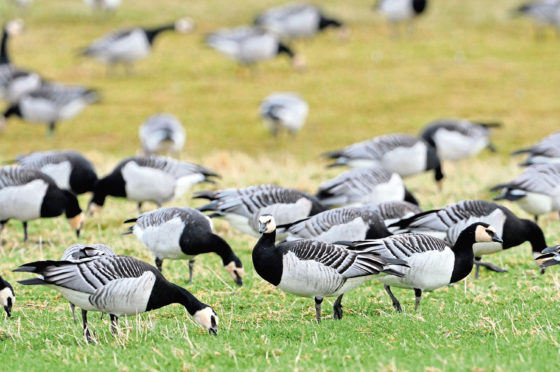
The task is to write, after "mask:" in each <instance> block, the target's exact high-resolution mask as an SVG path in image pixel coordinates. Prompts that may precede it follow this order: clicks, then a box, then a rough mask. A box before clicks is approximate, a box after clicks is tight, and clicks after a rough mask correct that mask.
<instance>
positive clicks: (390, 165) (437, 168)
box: [323, 134, 443, 188]
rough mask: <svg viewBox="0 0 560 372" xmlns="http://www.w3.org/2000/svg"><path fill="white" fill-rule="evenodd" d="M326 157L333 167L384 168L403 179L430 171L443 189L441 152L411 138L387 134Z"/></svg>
mask: <svg viewBox="0 0 560 372" xmlns="http://www.w3.org/2000/svg"><path fill="white" fill-rule="evenodd" d="M323 156H324V157H327V158H329V159H332V160H334V163H332V164H330V165H329V166H330V167H333V166H339V165H347V166H350V167H373V166H377V167H383V168H385V169H387V170H388V171H390V172H393V173H397V174H399V175H400V176H401V177H408V176H412V175H415V174H418V173H422V172H426V171H429V170H433V171H434V178H435V181H436V183H437V184H438V187H440V188H441V184H442V179H443V172H442V170H441V161H440V159H439V156H438V154H437V150H436V149H435V148H434V147H433V146H431V145H430V144H429V143H428V142H426V141H424V140H423V139H421V138H418V137H416V136H411V135H409V134H387V135H383V136H379V137H374V138H372V139H370V140H367V141H363V142H358V143H355V144H353V145H350V146H346V147H344V148H343V149H341V150H336V151H329V152H326V153H324V154H323Z"/></svg>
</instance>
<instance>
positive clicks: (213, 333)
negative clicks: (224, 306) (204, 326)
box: [208, 328, 218, 335]
mask: <svg viewBox="0 0 560 372" xmlns="http://www.w3.org/2000/svg"><path fill="white" fill-rule="evenodd" d="M208 333H209V334H211V335H217V334H218V329H217V328H209V329H208Z"/></svg>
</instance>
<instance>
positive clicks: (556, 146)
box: [511, 132, 560, 166]
mask: <svg viewBox="0 0 560 372" xmlns="http://www.w3.org/2000/svg"><path fill="white" fill-rule="evenodd" d="M521 154H527V159H525V161H524V162H523V163H522V164H521V165H524V166H528V165H533V164H548V163H560V132H555V133H552V134H551V135H549V136H547V137H545V138H543V139H542V140H540V141H539V142H537V143H535V144H534V145H532V146H530V147H527V148H523V149H519V150H517V151H514V152H512V153H511V155H512V156H517V155H521Z"/></svg>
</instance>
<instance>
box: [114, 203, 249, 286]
mask: <svg viewBox="0 0 560 372" xmlns="http://www.w3.org/2000/svg"><path fill="white" fill-rule="evenodd" d="M130 222H134V225H133V226H130V227H129V232H128V233H125V234H134V235H135V236H136V237H137V238H138V240H140V241H141V242H142V244H143V245H144V247H146V248H147V249H148V250H149V251H151V252H152V253H153V254H154V256H155V261H156V266H157V268H158V269H159V271H162V265H163V260H164V259H171V260H179V259H188V260H189V283H192V275H193V266H194V260H195V257H196V256H198V255H200V254H203V253H211V252H213V253H216V254H217V255H218V256H220V258H221V259H222V263H223V264H224V268H225V269H226V271H227V272H228V273H229V274H230V275H231V277H232V278H233V280H234V281H235V283H236V284H237V285H238V286H242V285H243V274H244V271H243V264H242V263H241V260H240V259H239V257H237V256H236V255H235V253H234V252H233V250H232V249H231V247H230V245H229V244H228V243H227V242H226V241H225V240H224V239H222V238H221V237H219V236H218V235H216V234H214V232H213V231H212V222H211V220H210V218H208V217H207V216H205V215H204V214H202V213H201V212H200V211H198V210H196V209H192V208H176V207H171V208H161V209H157V210H155V211H152V212H148V213H144V214H142V215H140V216H139V217H138V218H133V219H130V220H126V221H125V223H130Z"/></svg>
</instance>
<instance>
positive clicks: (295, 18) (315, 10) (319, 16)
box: [254, 3, 345, 39]
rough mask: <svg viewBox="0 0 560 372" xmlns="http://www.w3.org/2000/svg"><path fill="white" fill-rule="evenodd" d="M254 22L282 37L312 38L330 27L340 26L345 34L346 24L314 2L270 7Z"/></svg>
mask: <svg viewBox="0 0 560 372" xmlns="http://www.w3.org/2000/svg"><path fill="white" fill-rule="evenodd" d="M254 24H255V25H256V26H260V27H262V28H264V29H265V30H267V31H268V32H270V33H273V34H275V35H277V36H278V37H279V38H280V39H299V38H311V37H313V36H315V35H316V34H318V33H319V32H323V31H326V30H327V29H328V28H338V29H340V30H341V33H342V34H343V35H344V34H345V27H344V24H343V23H342V22H341V21H339V20H337V19H335V18H332V17H327V16H326V15H325V14H324V13H323V11H322V10H321V9H320V8H319V7H317V6H315V5H312V4H305V3H295V4H294V3H291V4H284V5H280V6H277V7H274V8H270V9H268V10H266V11H264V12H263V13H261V14H259V15H258V16H257V17H256V18H255V22H254Z"/></svg>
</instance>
